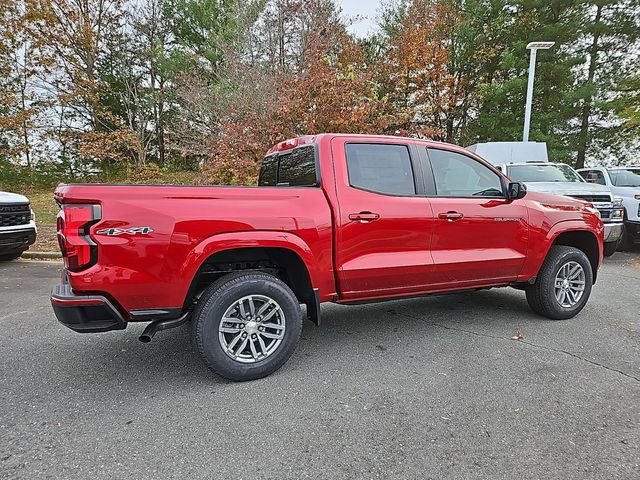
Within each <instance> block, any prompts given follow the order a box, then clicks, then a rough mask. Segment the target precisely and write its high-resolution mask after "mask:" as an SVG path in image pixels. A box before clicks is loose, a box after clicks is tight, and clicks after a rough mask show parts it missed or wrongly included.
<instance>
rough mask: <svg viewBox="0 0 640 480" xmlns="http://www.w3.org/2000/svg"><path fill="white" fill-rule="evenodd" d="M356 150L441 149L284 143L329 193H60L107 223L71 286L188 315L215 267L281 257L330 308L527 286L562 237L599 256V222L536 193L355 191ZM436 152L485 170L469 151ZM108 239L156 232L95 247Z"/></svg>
mask: <svg viewBox="0 0 640 480" xmlns="http://www.w3.org/2000/svg"><path fill="white" fill-rule="evenodd" d="M349 141H358V142H367V143H394V144H402V145H410V146H412V148H414V147H424V146H431V145H434V146H435V145H436V144H432V143H430V142H426V141H420V140H412V139H406V138H399V137H382V136H380V137H377V136H360V135H332V134H326V135H318V136H315V137H303V138H301V139H298V140H294V141H285V142H281V143H280V144H278V145H276V146H275V147H273V148H272V149H271V150H270V152H275V151H281V150H286V149H288V148H294V147H295V146H298V145H302V144H309V143H315V144H316V146H317V149H318V158H319V164H320V172H321V179H322V180H321V186H320V188H317V187H302V188H296V187H186V186H185V187H180V186H132V185H131V186H130V185H126V186H125V185H123V186H117V185H63V186H60V187H58V188H57V189H56V194H55V195H56V198H57V199H58V201H59V202H61V203H62V204H64V205H70V204H96V205H100V206H101V219H100V220H99V221H98V222H97V223H94V224H93V225H91V226H90V227H89V237H90V240H92V241H93V242H94V243H95V244H96V245H97V249H98V255H97V263H96V264H95V265H93V266H91V267H89V268H87V269H84V270H81V271H78V272H71V271H70V272H68V277H69V282H70V284H71V287H72V288H73V290H74V291H75V292H78V293H83V292H84V293H92V294H103V295H105V296H107V297H108V298H110V299H113V300H114V302H115V303H117V304H118V305H119V306H120V307H122V309H123V310H125V311H130V310H134V309H161V308H182V307H183V303H184V301H185V298H186V296H187V291H188V289H189V286H190V285H191V282H192V280H193V278H194V276H195V275H196V272H197V271H198V269H199V267H200V266H201V265H202V264H203V262H204V261H205V260H206V259H207V258H208V257H209V256H210V255H212V254H214V253H216V252H220V251H223V250H225V249H231V248H243V247H282V248H287V249H290V250H291V251H293V252H294V253H295V254H297V255H298V256H299V257H300V258H301V259H302V261H303V262H304V264H305V265H306V267H307V270H308V272H309V276H310V279H311V282H312V286H313V287H314V288H318V289H319V294H320V300H321V301H329V300H336V301H338V302H342V301H345V302H346V301H357V300H366V299H376V298H390V297H396V296H403V295H411V294H421V293H430V292H442V291H453V290H459V289H462V288H473V287H486V286H494V285H496V286H497V285H506V284H509V283H510V282H513V281H526V280H529V279H530V278H532V277H534V276H535V275H536V274H537V272H538V270H539V268H540V266H541V265H542V262H543V260H544V257H545V255H546V253H547V251H548V249H549V247H550V246H551V244H552V243H553V240H554V239H555V238H556V237H557V235H559V234H560V233H562V232H564V231H572V230H585V231H588V232H592V233H593V234H594V235H595V236H596V238H597V240H598V243H599V246H600V252H602V240H603V228H602V223H601V221H600V220H599V219H598V218H597V217H596V216H595V215H594V214H593V213H591V212H590V211H589V210H587V204H585V203H584V202H580V201H577V200H573V199H569V198H567V197H555V196H550V195H544V194H538V193H534V192H529V193H528V194H527V195H526V197H524V198H523V199H520V200H505V199H490V198H482V197H478V198H457V199H456V198H443V197H433V196H432V197H428V196H426V195H422V196H389V195H381V194H377V193H372V192H368V191H365V190H359V189H356V188H353V187H351V186H349V180H348V172H347V168H346V161H345V148H344V144H345V143H346V142H349ZM437 147H438V148H439V149H451V150H452V151H456V152H460V153H464V154H465V155H469V156H472V157H474V158H477V157H476V156H474V155H473V154H470V153H469V152H467V151H466V150H464V149H461V148H460V147H455V146H452V145H451V146H449V145H444V144H440V143H438V144H437ZM497 219H502V220H497ZM513 219H517V221H514V220H513ZM110 227H118V228H123V229H126V228H132V227H150V228H151V229H152V230H153V231H152V232H151V233H149V234H147V235H140V234H138V235H132V234H124V235H118V236H106V235H96V231H97V230H101V229H104V228H110ZM600 260H601V258H600Z"/></svg>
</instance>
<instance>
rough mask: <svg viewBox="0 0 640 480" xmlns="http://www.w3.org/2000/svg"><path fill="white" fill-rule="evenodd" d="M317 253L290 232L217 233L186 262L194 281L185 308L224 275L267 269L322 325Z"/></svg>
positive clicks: (201, 245) (184, 271)
mask: <svg viewBox="0 0 640 480" xmlns="http://www.w3.org/2000/svg"><path fill="white" fill-rule="evenodd" d="M315 265H316V259H315V255H314V254H313V252H312V251H311V249H310V248H309V246H308V245H307V244H306V243H305V242H304V241H303V240H302V239H301V238H300V237H298V236H296V235H293V234H290V233H287V232H270V231H261V232H246V233H244V232H243V233H238V232H235V233H229V234H221V235H214V236H213V237H210V238H208V239H207V240H206V241H205V242H203V243H202V244H200V245H198V247H197V248H196V249H195V250H194V251H193V252H192V254H191V255H190V257H189V258H188V259H187V261H186V262H185V266H184V267H183V275H185V277H186V278H191V283H190V286H189V289H188V291H187V294H186V296H185V302H184V305H183V307H184V308H190V306H191V305H192V304H193V302H194V300H195V299H196V298H197V296H198V295H199V294H200V293H201V292H202V290H204V288H206V286H207V285H210V284H211V283H212V282H213V281H215V280H216V279H217V278H220V277H221V276H223V275H225V274H228V273H231V272H237V271H242V270H249V271H250V270H255V271H265V272H268V273H271V274H273V275H274V276H276V277H278V278H280V279H281V280H282V281H284V282H285V283H286V284H287V285H288V286H289V287H290V288H291V290H292V291H293V293H294V294H295V295H296V297H297V298H298V300H299V301H300V303H304V304H306V305H307V315H308V317H309V319H310V320H311V321H313V322H314V323H316V324H319V318H320V317H319V310H320V302H319V293H318V288H317V286H316V285H317V284H318V283H317V278H318V275H319V272H317V271H316V269H315Z"/></svg>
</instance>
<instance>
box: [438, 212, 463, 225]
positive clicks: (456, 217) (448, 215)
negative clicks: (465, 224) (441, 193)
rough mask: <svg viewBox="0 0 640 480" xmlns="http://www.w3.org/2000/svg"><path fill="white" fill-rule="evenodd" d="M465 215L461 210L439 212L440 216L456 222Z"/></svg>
mask: <svg viewBox="0 0 640 480" xmlns="http://www.w3.org/2000/svg"><path fill="white" fill-rule="evenodd" d="M462 217H464V215H463V214H462V213H460V212H454V211H450V212H443V213H439V214H438V218H441V219H443V220H448V221H449V222H455V221H456V220H460V219H461V218H462Z"/></svg>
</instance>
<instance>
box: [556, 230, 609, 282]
mask: <svg viewBox="0 0 640 480" xmlns="http://www.w3.org/2000/svg"><path fill="white" fill-rule="evenodd" d="M554 245H563V246H566V247H574V248H577V249H578V250H580V251H582V252H583V253H584V254H585V255H586V256H587V258H588V259H589V263H590V264H591V270H592V273H593V283H595V282H596V278H597V275H598V266H599V265H600V262H601V260H602V252H601V249H600V245H599V242H598V238H597V237H596V235H595V234H594V233H593V232H592V231H590V230H579V229H578V230H574V229H571V230H565V231H561V232H558V233H557V234H556V235H555V236H554V237H553V241H552V242H551V243H550V244H549V247H548V248H547V253H546V255H548V254H549V250H550V249H551V247H553V246H554ZM546 255H545V258H546Z"/></svg>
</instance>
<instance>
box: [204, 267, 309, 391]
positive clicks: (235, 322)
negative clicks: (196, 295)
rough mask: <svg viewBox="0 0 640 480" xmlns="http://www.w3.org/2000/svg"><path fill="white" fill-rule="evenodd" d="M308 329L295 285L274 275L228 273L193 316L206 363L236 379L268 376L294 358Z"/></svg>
mask: <svg viewBox="0 0 640 480" xmlns="http://www.w3.org/2000/svg"><path fill="white" fill-rule="evenodd" d="M301 332H302V311H301V310H300V304H299V303H298V300H297V298H296V296H295V294H294V293H293V292H292V291H291V289H290V288H289V287H288V286H287V284H285V283H284V282H283V281H281V280H280V279H278V278H276V277H274V276H273V275H268V274H265V273H256V272H251V273H247V272H238V273H232V274H229V275H226V276H224V277H222V278H221V279H219V280H218V281H216V282H215V283H213V284H212V285H211V286H210V287H209V288H207V290H206V291H205V292H204V293H203V294H202V296H201V298H200V300H199V301H198V304H197V306H196V309H195V311H194V315H193V334H194V339H195V343H196V345H197V347H198V350H199V352H200V355H201V356H202V358H203V359H204V361H205V363H206V364H207V365H208V366H209V368H210V369H211V370H213V371H214V372H215V373H217V374H219V375H221V376H223V377H225V378H228V379H230V380H236V381H244V380H254V379H257V378H262V377H265V376H267V375H269V374H271V373H273V372H275V371H276V370H278V369H279V368H280V367H281V366H282V365H284V363H285V362H286V361H287V360H288V359H289V357H290V356H291V354H292V353H293V351H294V350H295V348H296V345H297V344H298V340H299V339H300V334H301Z"/></svg>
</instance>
